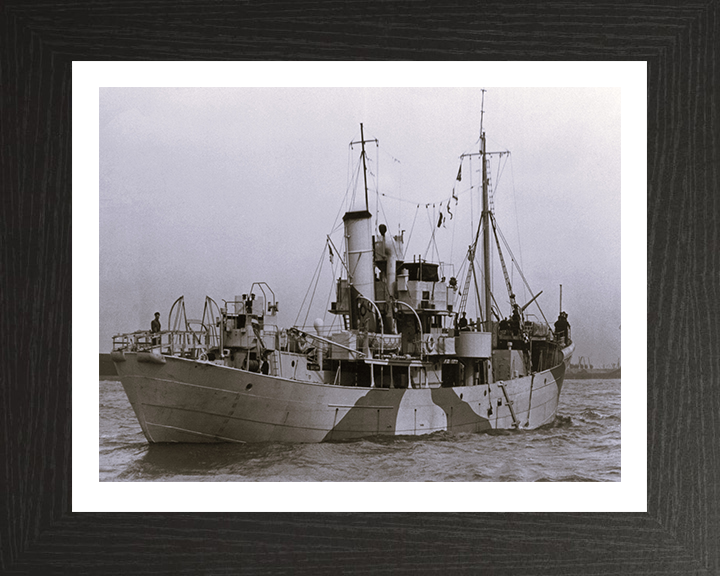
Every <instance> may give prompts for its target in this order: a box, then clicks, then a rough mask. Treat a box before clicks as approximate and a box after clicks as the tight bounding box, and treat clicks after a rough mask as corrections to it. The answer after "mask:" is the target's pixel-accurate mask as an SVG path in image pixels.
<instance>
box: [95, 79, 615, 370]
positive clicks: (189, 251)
mask: <svg viewBox="0 0 720 576" xmlns="http://www.w3.org/2000/svg"><path fill="white" fill-rule="evenodd" d="M480 109H481V92H480V90H478V89H443V88H438V89H410V88H408V89H374V88H364V89H357V88H348V89H345V88H343V89H302V88H292V89H290V88H289V89H277V88H273V89H261V88H249V89H219V88H207V89H194V88H193V89H167V88H162V89H144V88H143V89H133V88H103V89H101V91H100V351H108V350H110V348H111V344H112V335H113V334H117V333H121V332H131V331H134V330H139V329H149V327H150V321H151V320H152V316H153V312H155V311H159V312H160V313H161V321H162V323H163V327H167V316H168V313H169V310H170V306H171V305H172V303H173V302H174V301H175V299H176V298H177V297H178V296H181V295H184V296H185V300H186V306H187V309H188V316H189V317H191V318H199V317H200V316H201V314H202V306H203V301H204V297H205V295H209V296H211V297H212V298H214V299H215V300H216V301H217V302H218V303H221V302H222V299H225V300H232V299H233V298H234V296H235V295H239V294H243V293H246V292H247V291H248V290H249V288H250V285H251V284H252V282H255V281H266V282H268V284H270V286H271V287H272V289H273V290H274V292H275V294H276V296H277V298H278V301H279V303H280V318H279V321H280V323H281V324H282V325H285V326H289V325H291V324H293V323H294V322H295V319H296V317H297V314H298V310H299V307H300V305H301V302H302V301H303V298H304V296H305V293H306V291H307V290H308V286H309V285H310V284H311V280H312V278H313V274H314V272H315V270H316V267H317V266H318V263H319V262H321V261H322V264H323V270H322V276H321V280H320V283H319V285H318V288H317V291H316V300H317V301H318V305H317V306H316V309H314V310H313V311H312V315H311V317H310V322H312V319H313V318H314V317H315V316H316V315H318V314H320V313H321V310H322V309H324V308H325V307H326V306H327V303H328V296H329V294H330V291H331V289H332V288H333V287H332V282H333V277H337V276H338V275H339V271H338V269H337V267H338V265H339V264H338V259H337V258H336V259H334V266H335V269H334V270H333V269H332V267H331V265H330V262H329V259H328V254H327V248H326V246H325V243H326V240H325V238H326V235H328V234H330V233H331V232H332V231H333V229H334V228H337V224H338V223H339V222H340V221H339V217H341V215H342V211H343V210H344V209H346V208H347V206H348V202H349V196H348V194H346V193H347V192H348V190H350V194H351V193H352V186H351V185H350V184H351V182H352V180H353V177H354V174H355V173H354V172H353V170H352V168H353V166H355V163H356V162H357V159H358V157H359V147H358V146H355V147H354V149H352V150H350V149H349V147H348V144H349V143H350V142H351V141H357V140H359V138H360V123H361V122H362V123H363V124H364V130H365V138H366V139H377V140H378V141H379V147H376V146H375V144H374V143H373V144H370V145H368V162H369V165H368V169H369V187H370V189H371V192H370V208H371V211H372V212H373V213H375V212H376V209H377V207H379V209H380V215H381V218H380V221H381V222H385V223H386V224H387V227H388V229H389V231H390V232H392V233H393V234H395V233H397V231H398V230H405V239H406V242H407V241H408V239H409V242H407V245H406V247H407V249H408V251H407V257H408V259H410V258H412V255H413V254H415V255H417V254H420V255H422V256H425V257H427V258H428V259H432V260H437V256H438V255H439V257H440V259H441V260H442V261H444V262H447V263H451V262H452V263H454V265H455V270H456V271H458V270H459V268H460V266H461V265H462V262H463V258H464V257H465V252H466V250H467V246H468V244H469V243H470V242H471V229H470V220H471V217H472V219H473V221H474V222H475V224H476V223H477V217H478V213H479V191H478V189H477V185H478V184H479V176H478V174H477V173H473V172H475V171H476V170H477V169H479V167H480V165H479V162H477V161H473V163H472V164H470V162H469V161H468V160H467V159H466V160H465V162H464V164H463V176H462V180H461V181H460V182H457V181H456V175H457V172H458V166H459V164H460V160H459V157H460V155H461V154H463V153H468V152H476V151H477V149H478V136H479V132H480ZM483 127H484V129H485V132H486V134H487V137H488V150H490V151H494V150H509V151H510V152H511V155H510V157H509V160H506V158H507V157H503V159H502V160H501V161H500V162H497V161H495V160H493V163H492V165H491V180H492V186H493V189H494V204H495V210H496V214H497V220H498V223H499V226H500V229H501V231H502V233H503V234H504V236H505V237H506V238H507V240H508V242H509V243H510V247H511V249H512V251H513V253H514V254H515V256H516V257H517V258H518V260H520V261H521V262H522V268H523V272H524V274H525V277H526V278H527V280H528V282H529V283H530V286H531V288H532V290H533V293H537V292H539V291H540V290H543V291H544V292H543V294H542V295H541V296H540V298H539V299H538V301H539V303H540V305H541V307H542V309H543V311H544V312H545V316H546V317H547V318H548V320H550V322H551V323H552V322H554V320H555V318H556V317H557V314H558V292H559V285H560V284H562V285H563V308H564V310H566V311H567V312H568V314H569V319H570V323H571V325H572V334H573V339H574V340H575V341H576V343H577V349H576V353H575V361H577V359H578V358H579V357H580V356H584V357H586V358H589V359H590V361H591V362H592V363H593V364H594V365H596V366H599V365H603V364H608V365H609V364H611V363H614V362H617V360H618V358H619V357H620V255H621V242H620V240H621V239H620V90H619V89H610V88H602V89H586V88H578V89H567V88H563V89H500V88H491V89H489V90H488V91H487V92H486V93H485V115H484V119H483ZM360 178H361V182H362V177H360ZM453 188H454V189H455V193H456V195H457V196H458V198H459V202H458V204H457V205H456V204H455V202H454V201H452V202H451V203H450V210H451V212H453V218H452V219H449V215H448V212H447V202H448V200H449V199H450V197H451V194H452V192H453ZM376 192H378V193H379V194H381V196H380V197H379V202H378V201H377V200H376V198H377V196H376ZM362 194H363V192H362V184H360V188H359V191H358V195H359V196H356V202H357V200H358V198H360V195H362ZM471 199H472V205H471ZM362 203H364V198H362ZM441 203H442V206H441ZM433 204H434V205H435V206H433ZM418 205H419V206H420V207H419V208H418ZM426 205H427V206H426ZM355 207H358V204H357V203H356V206H355ZM441 210H442V211H443V213H444V214H445V216H446V220H445V221H444V223H443V224H444V225H443V226H442V227H440V228H437V226H436V225H437V220H438V214H439V211H441ZM411 230H412V235H410V231H411ZM433 231H434V232H435V243H436V244H437V246H438V254H437V255H436V253H435V252H434V249H433V250H432V251H430V252H427V251H426V249H427V247H428V245H429V239H430V235H431V234H432V233H433ZM341 236H342V235H341V234H338V233H337V231H336V232H335V233H334V234H333V235H332V238H333V241H334V242H335V243H336V245H337V246H338V248H339V247H340V242H341V240H342V238H341ZM505 258H506V261H507V262H508V265H509V263H510V256H509V254H507V252H506V253H505ZM460 280H461V283H462V278H461V279H460ZM512 280H513V284H514V287H515V292H516V294H517V295H518V301H519V303H520V304H524V303H525V302H526V301H527V300H529V299H530V298H531V297H532V296H530V295H528V294H527V293H526V292H525V291H523V289H522V282H521V279H520V277H519V275H518V274H517V273H516V272H512ZM494 284H495V287H496V299H497V301H498V304H499V305H500V306H501V308H503V311H504V313H506V314H508V313H509V309H508V308H507V301H508V297H507V292H506V291H505V290H504V286H503V277H502V273H501V271H500V268H499V267H496V269H495V271H494ZM330 300H334V294H333V296H332V298H331V299H330ZM528 311H529V312H532V313H535V314H538V315H539V313H538V311H537V308H535V307H534V306H533V307H530V308H529V309H528ZM471 315H474V311H471ZM303 319H304V315H303V317H301V319H300V320H301V321H302V320H303ZM331 321H332V318H331V315H328V318H327V320H326V323H327V324H329V323H330V322H331Z"/></svg>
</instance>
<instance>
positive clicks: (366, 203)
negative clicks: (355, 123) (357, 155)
mask: <svg viewBox="0 0 720 576" xmlns="http://www.w3.org/2000/svg"><path fill="white" fill-rule="evenodd" d="M360 142H361V143H362V159H363V178H364V179H365V210H367V211H368V212H369V211H370V204H368V194H367V192H368V190H367V165H366V164H365V135H364V134H363V125H362V122H360Z"/></svg>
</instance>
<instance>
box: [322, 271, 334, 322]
mask: <svg viewBox="0 0 720 576" xmlns="http://www.w3.org/2000/svg"><path fill="white" fill-rule="evenodd" d="M336 268H337V266H335V265H332V266H331V268H330V274H331V277H332V279H333V280H334V279H335V269H336ZM332 295H333V285H332V283H331V284H330V290H328V297H327V301H326V302H325V309H324V310H323V318H326V317H327V311H328V309H329V308H330V299H331V298H332ZM336 319H337V314H333V321H332V322H331V323H330V331H331V332H332V327H333V326H334V325H335V320H336Z"/></svg>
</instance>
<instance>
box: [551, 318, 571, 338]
mask: <svg viewBox="0 0 720 576" xmlns="http://www.w3.org/2000/svg"><path fill="white" fill-rule="evenodd" d="M555 337H556V338H557V339H558V342H563V343H566V342H567V341H568V340H569V339H570V322H568V319H567V312H560V316H558V319H557V321H556V322H555Z"/></svg>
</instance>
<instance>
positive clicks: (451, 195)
mask: <svg viewBox="0 0 720 576" xmlns="http://www.w3.org/2000/svg"><path fill="white" fill-rule="evenodd" d="M471 191H472V188H465V189H464V190H460V191H459V192H455V198H457V197H459V196H463V195H465V194H467V193H468V192H471ZM380 196H384V197H385V198H389V199H390V200H397V201H398V202H404V203H405V204H418V203H419V204H433V203H435V204H439V203H440V202H449V201H450V200H452V199H453V194H450V196H443V197H442V198H440V199H437V200H430V201H429V202H418V201H417V200H405V199H403V198H399V197H397V196H392V195H390V194H385V193H384V192H380Z"/></svg>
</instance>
